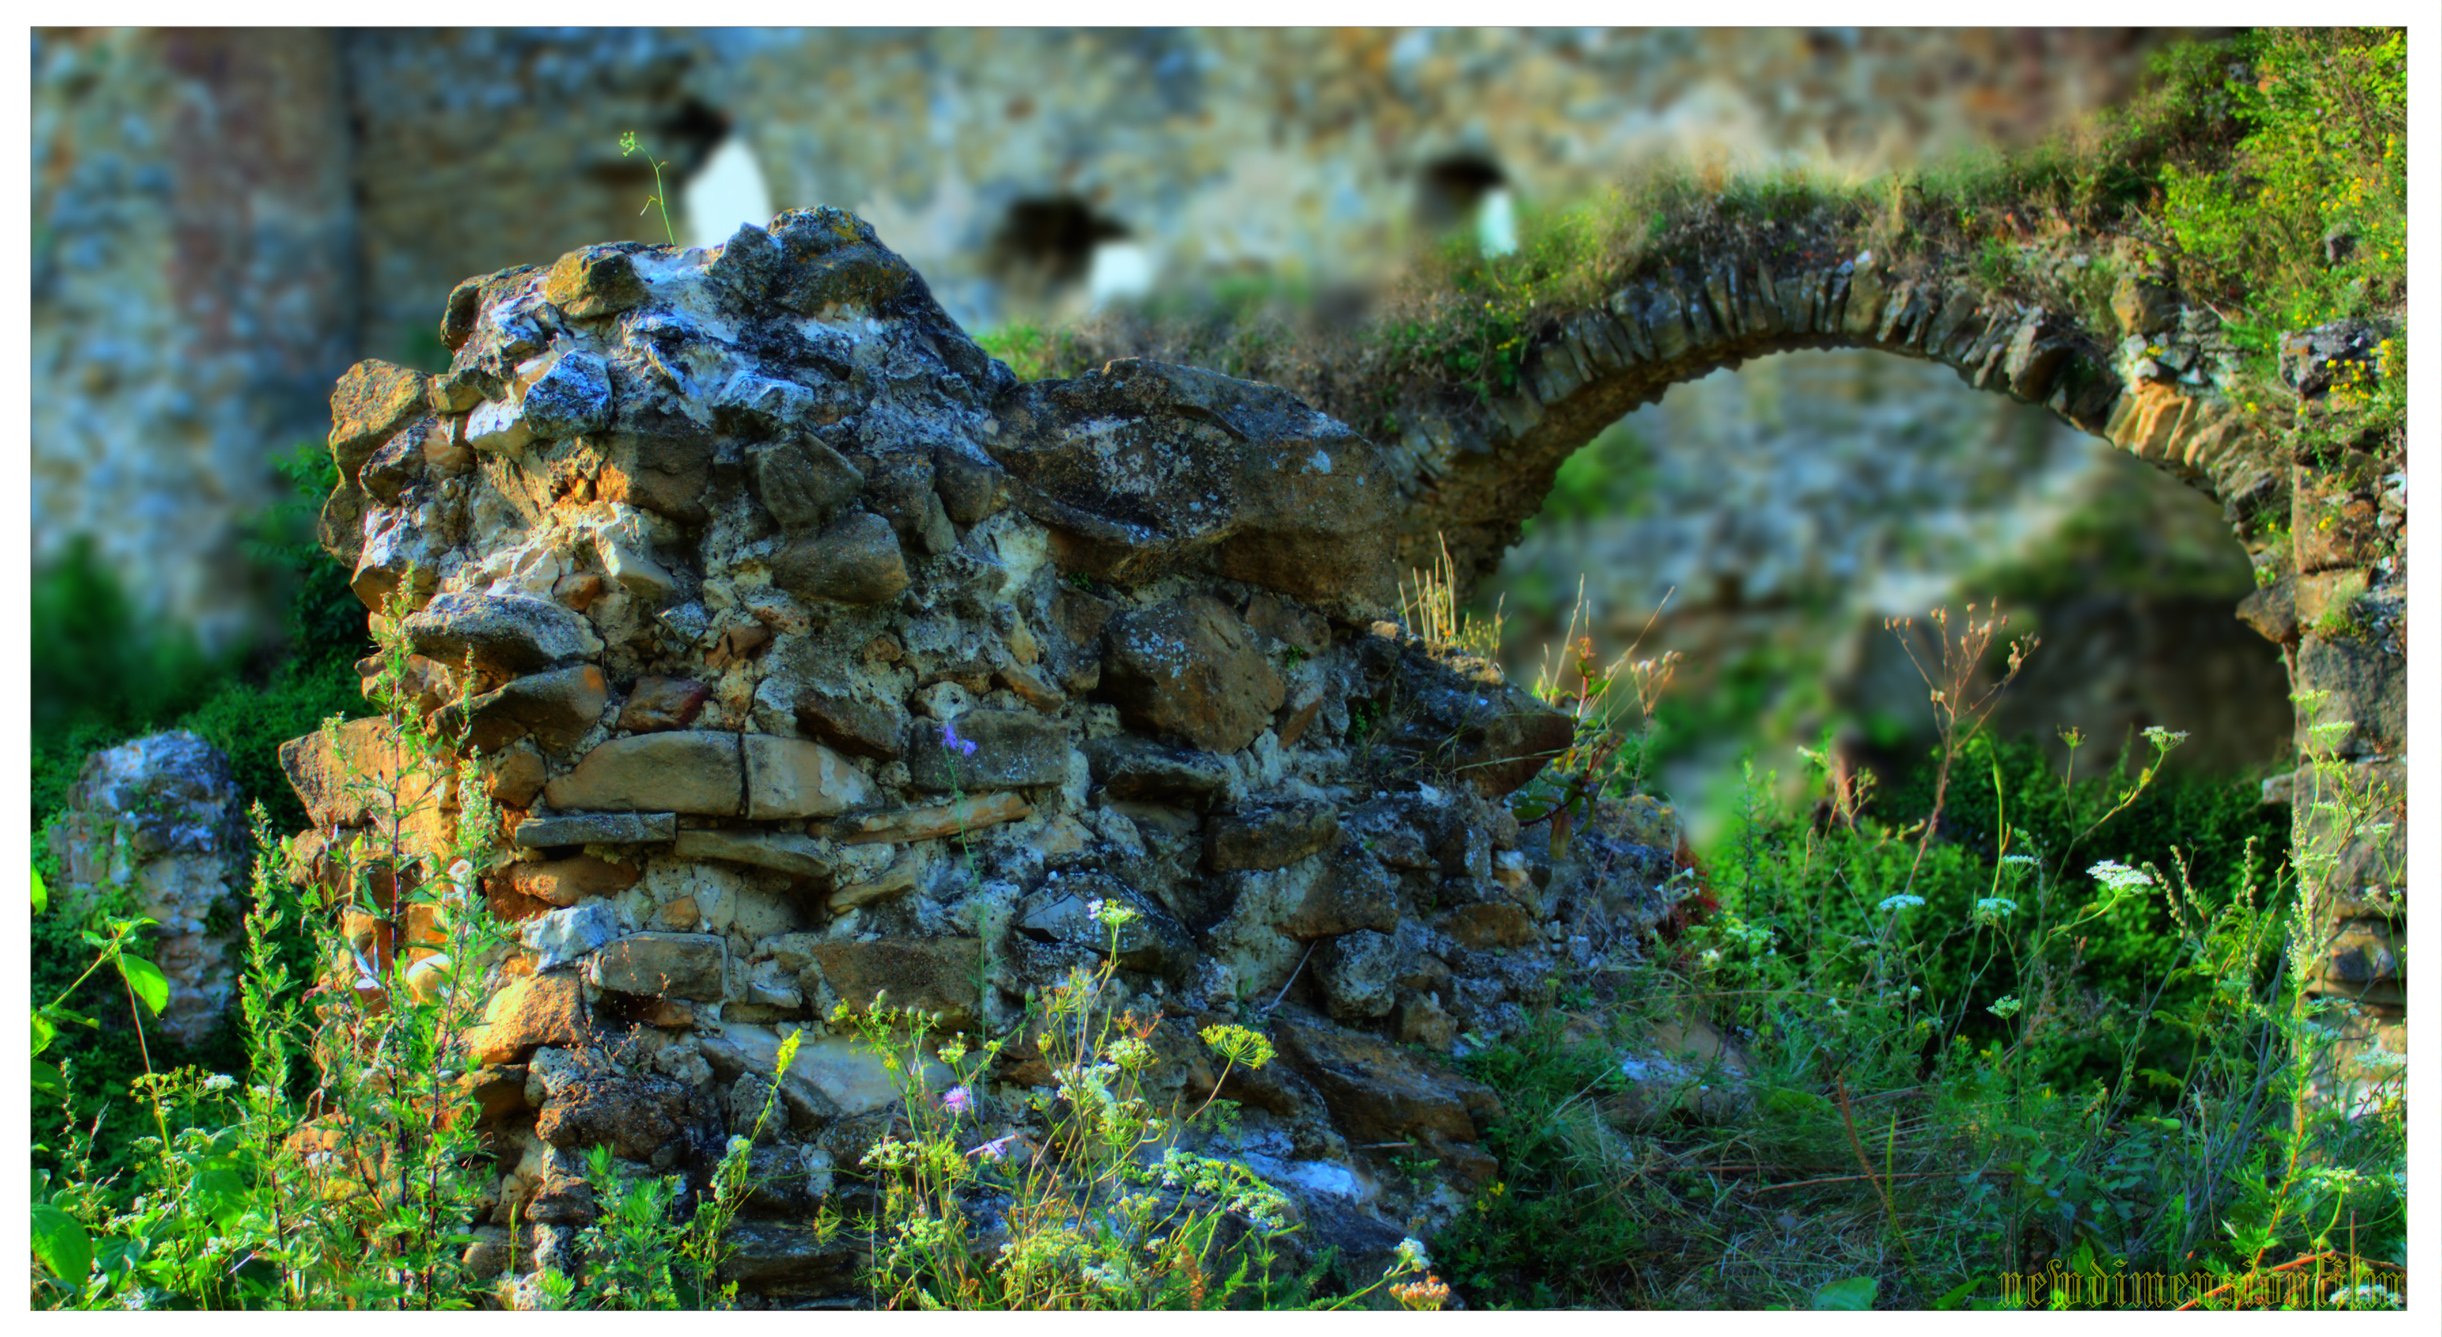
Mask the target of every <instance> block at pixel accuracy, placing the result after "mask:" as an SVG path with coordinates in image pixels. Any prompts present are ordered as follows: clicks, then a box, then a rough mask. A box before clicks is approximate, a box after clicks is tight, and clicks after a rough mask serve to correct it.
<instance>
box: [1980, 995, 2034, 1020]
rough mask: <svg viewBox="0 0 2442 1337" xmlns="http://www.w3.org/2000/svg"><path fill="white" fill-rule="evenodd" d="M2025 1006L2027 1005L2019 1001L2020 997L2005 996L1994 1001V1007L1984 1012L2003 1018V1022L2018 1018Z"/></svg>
mask: <svg viewBox="0 0 2442 1337" xmlns="http://www.w3.org/2000/svg"><path fill="white" fill-rule="evenodd" d="M2024 1006H2026V1004H2024V1003H2021V1002H2019V1001H2018V995H2016V994H2003V995H2002V996H2001V997H1999V998H1996V999H1994V1000H1993V1002H1992V1005H1991V1006H1990V1007H1987V1008H1985V1009H1984V1010H1985V1011H1987V1012H1990V1013H1992V1014H1993V1015H1994V1016H1996V1017H1999V1018H2001V1019H2002V1020H2003V1021H2007V1020H2009V1019H2010V1018H2012V1017H2014V1016H2017V1015H2018V1009H2019V1008H2021V1007H2024Z"/></svg>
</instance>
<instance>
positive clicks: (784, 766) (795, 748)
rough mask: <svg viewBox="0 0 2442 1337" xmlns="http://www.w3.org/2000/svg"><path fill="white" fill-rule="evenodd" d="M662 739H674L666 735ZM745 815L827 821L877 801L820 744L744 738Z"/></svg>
mask: <svg viewBox="0 0 2442 1337" xmlns="http://www.w3.org/2000/svg"><path fill="white" fill-rule="evenodd" d="M659 736H660V737H675V736H676V735H671V734H663V735H659ZM739 750H740V752H741V753H742V754H743V757H744V761H745V766H746V815H747V816H749V817H752V818H754V819H755V820H757V821H765V822H770V821H787V820H789V819H791V818H797V817H829V816H831V815H832V814H833V813H838V812H845V811H846V810H848V809H850V808H853V807H856V806H857V805H858V804H861V803H866V802H870V801H871V800H872V798H873V782H872V781H870V780H867V779H866V778H865V773H864V772H863V771H860V770H858V769H857V768H856V767H855V766H853V765H850V764H849V762H848V759H847V758H846V757H843V756H841V755H840V754H838V753H837V752H834V751H832V750H831V749H829V748H827V747H824V746H823V745H822V744H820V743H815V742H809V741H807V740H805V739H802V738H779V737H775V736H773V735H771V734H751V733H750V734H746V735H743V742H742V743H741V745H740V749H739Z"/></svg>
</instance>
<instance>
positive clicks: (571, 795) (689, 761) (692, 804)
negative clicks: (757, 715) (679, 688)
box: [543, 730, 745, 817]
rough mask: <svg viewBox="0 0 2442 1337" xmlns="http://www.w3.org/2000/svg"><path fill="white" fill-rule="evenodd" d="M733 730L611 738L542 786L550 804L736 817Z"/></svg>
mask: <svg viewBox="0 0 2442 1337" xmlns="http://www.w3.org/2000/svg"><path fill="white" fill-rule="evenodd" d="M738 738H739V736H738V735H737V734H733V733H717V732H707V731H703V730H672V731H669V732H666V733H649V734H638V735H636V736H634V737H630V738H613V739H611V740H610V741H608V742H606V743H603V744H601V745H599V746H597V747H596V748H594V750H593V751H591V752H588V753H586V754H585V756H584V757H583V758H582V759H581V760H579V761H578V762H577V765H576V769H574V770H572V771H570V772H569V773H568V774H566V775H563V776H561V777H559V778H558V779H556V780H553V781H552V782H551V783H550V784H548V785H546V786H544V788H543V799H544V801H545V802H547V803H549V804H550V805H551V806H552V807H554V808H570V809H594V810H607V811H612V812H686V813H701V814H705V815H708V816H718V817H734V816H737V815H738V813H739V812H740V811H741V806H742V799H743V795H744V793H745V770H744V766H743V763H742V762H741V761H740V760H739V756H738Z"/></svg>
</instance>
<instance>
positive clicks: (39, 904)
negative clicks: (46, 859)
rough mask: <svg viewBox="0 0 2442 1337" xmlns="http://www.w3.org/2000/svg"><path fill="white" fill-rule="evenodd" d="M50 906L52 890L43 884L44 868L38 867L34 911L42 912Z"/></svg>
mask: <svg viewBox="0 0 2442 1337" xmlns="http://www.w3.org/2000/svg"><path fill="white" fill-rule="evenodd" d="M50 908H51V892H50V889H49V888H47V887H45V886H43V885H42V870H41V869H39V868H37V869H35V870H34V913H36V914H41V913H42V912H43V911H45V910H48V909H50Z"/></svg>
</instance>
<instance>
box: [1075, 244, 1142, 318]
mask: <svg viewBox="0 0 2442 1337" xmlns="http://www.w3.org/2000/svg"><path fill="white" fill-rule="evenodd" d="M1151 291H1153V252H1152V251H1150V250H1147V249H1146V248H1145V246H1144V244H1143V243H1141V242H1134V241H1125V240H1115V241H1105V242H1098V243H1096V244H1095V246H1094V258H1093V261H1092V264H1091V267H1090V268H1088V269H1087V270H1086V274H1085V296H1086V300H1087V301H1089V302H1091V303H1093V304H1094V305H1096V306H1100V305H1102V304H1103V303H1105V302H1124V301H1129V300H1131V299H1134V298H1138V297H1142V296H1144V295H1145V294H1146V293H1149V292H1151Z"/></svg>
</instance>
